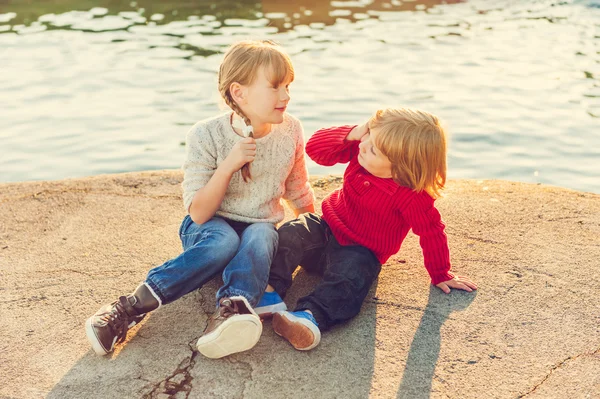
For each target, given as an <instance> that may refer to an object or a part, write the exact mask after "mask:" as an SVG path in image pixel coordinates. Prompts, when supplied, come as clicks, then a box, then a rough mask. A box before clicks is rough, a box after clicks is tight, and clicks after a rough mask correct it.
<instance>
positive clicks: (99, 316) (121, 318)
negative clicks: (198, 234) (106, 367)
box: [85, 284, 160, 356]
mask: <svg viewBox="0 0 600 399" xmlns="http://www.w3.org/2000/svg"><path fill="white" fill-rule="evenodd" d="M159 306H160V303H159V301H158V300H157V299H156V298H155V297H154V296H153V295H152V293H151V292H150V290H149V289H148V287H147V286H146V285H145V284H141V285H140V286H139V287H138V288H137V289H136V290H135V292H134V293H133V294H131V295H127V296H121V297H119V300H118V301H115V302H113V303H111V304H109V305H104V306H103V307H101V308H100V310H98V311H97V312H96V313H94V315H93V316H92V317H90V318H89V319H87V321H86V323H85V334H86V336H87V338H88V341H90V344H91V345H92V348H93V349H94V352H96V353H97V354H98V355H102V356H104V355H106V354H108V353H110V352H112V351H113V349H114V348H115V344H117V343H120V342H123V341H125V338H126V336H127V331H128V330H129V329H130V328H131V327H133V326H135V325H136V324H138V323H139V322H140V321H142V319H143V318H144V317H145V316H146V313H148V312H150V311H151V310H154V309H156V308H158V307H159Z"/></svg>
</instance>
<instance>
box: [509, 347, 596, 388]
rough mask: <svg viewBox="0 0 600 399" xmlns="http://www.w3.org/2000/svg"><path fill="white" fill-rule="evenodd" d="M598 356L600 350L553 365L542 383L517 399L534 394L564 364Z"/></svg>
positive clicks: (581, 354)
mask: <svg viewBox="0 0 600 399" xmlns="http://www.w3.org/2000/svg"><path fill="white" fill-rule="evenodd" d="M598 354H600V348H598V349H596V350H595V351H594V352H585V353H580V354H579V355H575V356H569V357H568V358H566V359H565V360H563V361H561V362H559V363H557V364H555V365H554V366H553V367H552V368H551V369H550V371H549V372H548V373H547V374H546V375H545V376H544V378H543V379H542V381H540V382H539V383H537V384H536V385H535V386H534V387H533V388H531V389H530V390H529V391H527V392H525V393H524V394H521V395H519V396H517V399H521V398H524V397H525V396H528V395H531V394H532V393H534V392H535V391H536V390H537V389H538V388H539V387H541V386H542V385H543V384H544V383H545V382H546V381H548V378H550V376H551V375H552V373H554V372H555V371H556V370H558V369H560V368H562V367H563V366H564V365H565V364H566V363H568V362H571V361H573V360H576V359H578V358H580V357H584V356H596V355H598Z"/></svg>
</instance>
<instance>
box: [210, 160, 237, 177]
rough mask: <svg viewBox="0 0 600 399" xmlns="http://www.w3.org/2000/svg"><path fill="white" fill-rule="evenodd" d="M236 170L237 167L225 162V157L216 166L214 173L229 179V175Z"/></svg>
mask: <svg viewBox="0 0 600 399" xmlns="http://www.w3.org/2000/svg"><path fill="white" fill-rule="evenodd" d="M235 172H237V169H234V168H233V167H232V166H231V165H230V164H229V162H227V159H225V160H224V161H223V162H221V164H220V165H219V166H218V167H217V170H216V171H215V175H217V174H218V175H220V176H222V177H225V178H228V179H231V177H232V176H233V174H234V173H235Z"/></svg>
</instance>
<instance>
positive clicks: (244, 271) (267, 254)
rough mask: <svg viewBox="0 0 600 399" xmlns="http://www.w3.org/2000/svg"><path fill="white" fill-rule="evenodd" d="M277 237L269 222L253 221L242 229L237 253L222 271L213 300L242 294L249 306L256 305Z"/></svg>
mask: <svg viewBox="0 0 600 399" xmlns="http://www.w3.org/2000/svg"><path fill="white" fill-rule="evenodd" d="M278 240H279V237H278V235H277V230H276V229H275V226H274V225H273V224H271V223H253V224H251V225H250V226H248V227H246V228H245V229H244V231H243V232H242V234H241V236H240V245H239V247H238V248H237V253H236V254H235V256H234V257H233V259H231V261H229V263H228V264H227V266H226V267H225V269H224V270H223V286H222V287H221V288H220V289H219V291H218V292H217V302H218V301H219V300H220V299H222V298H228V297H233V296H243V297H244V298H246V299H247V300H248V303H249V304H250V306H253V307H254V306H256V304H257V303H258V301H259V299H260V297H261V296H262V294H263V292H264V290H265V287H266V286H267V280H268V278H269V267H270V266H271V262H272V261H273V256H274V255H275V251H276V250H277V242H278Z"/></svg>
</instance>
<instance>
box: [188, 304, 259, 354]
mask: <svg viewBox="0 0 600 399" xmlns="http://www.w3.org/2000/svg"><path fill="white" fill-rule="evenodd" d="M261 333H262V323H261V321H260V318H259V317H258V316H257V314H256V313H255V312H254V310H252V307H251V306H250V304H249V303H248V301H247V300H246V298H244V297H242V296H234V297H231V298H222V299H221V300H220V301H219V308H218V309H217V311H216V312H215V313H214V314H213V315H212V316H210V318H209V319H208V323H207V325H206V329H205V330H204V334H203V335H202V336H201V337H200V339H198V342H197V344H196V347H197V348H198V351H199V352H200V353H202V354H203V355H204V356H206V357H209V358H211V359H219V358H221V357H224V356H227V355H231V354H232V353H237V352H243V351H247V350H249V349H252V348H253V347H254V345H256V343H257V342H258V340H259V338H260V334H261Z"/></svg>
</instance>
